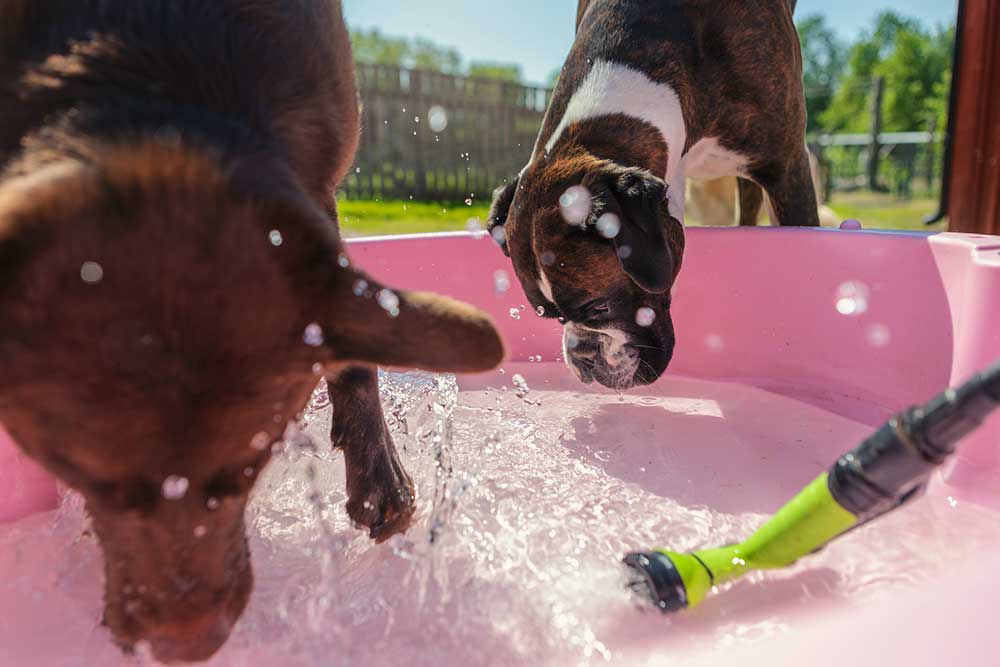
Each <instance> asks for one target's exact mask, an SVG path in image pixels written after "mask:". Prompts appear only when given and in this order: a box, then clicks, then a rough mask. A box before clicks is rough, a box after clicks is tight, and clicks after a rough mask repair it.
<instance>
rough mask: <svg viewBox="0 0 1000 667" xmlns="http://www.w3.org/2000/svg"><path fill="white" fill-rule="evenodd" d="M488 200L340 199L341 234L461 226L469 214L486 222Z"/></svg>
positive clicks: (374, 233) (418, 230)
mask: <svg viewBox="0 0 1000 667" xmlns="http://www.w3.org/2000/svg"><path fill="white" fill-rule="evenodd" d="M489 208H490V206H489V203H488V202H476V203H475V204H473V205H472V206H467V205H465V204H464V203H463V202H458V203H454V202H446V203H428V202H412V201H407V202H404V201H361V200H346V199H344V200H340V201H338V202H337V209H338V211H339V213H340V226H341V229H343V231H344V235H345V236H381V235H384V234H414V233H418V232H447V231H455V230H463V229H465V228H466V225H467V224H468V223H469V219H470V218H478V219H479V220H480V224H481V225H482V226H483V227H485V226H486V215H487V213H488V212H489Z"/></svg>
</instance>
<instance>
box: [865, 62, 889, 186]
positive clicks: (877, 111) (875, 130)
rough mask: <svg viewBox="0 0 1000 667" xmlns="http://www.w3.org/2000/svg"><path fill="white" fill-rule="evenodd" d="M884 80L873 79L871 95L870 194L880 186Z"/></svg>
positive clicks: (879, 78)
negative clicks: (879, 166) (880, 140)
mask: <svg viewBox="0 0 1000 667" xmlns="http://www.w3.org/2000/svg"><path fill="white" fill-rule="evenodd" d="M884 86H885V80H884V79H883V78H882V77H878V78H876V79H875V84H874V89H873V91H872V92H873V94H872V136H871V144H870V145H869V148H868V151H869V155H868V189H869V190H871V191H872V192H881V191H882V186H880V185H879V182H878V165H879V157H880V153H881V152H882V145H881V144H880V143H879V135H880V134H882V96H883V93H884Z"/></svg>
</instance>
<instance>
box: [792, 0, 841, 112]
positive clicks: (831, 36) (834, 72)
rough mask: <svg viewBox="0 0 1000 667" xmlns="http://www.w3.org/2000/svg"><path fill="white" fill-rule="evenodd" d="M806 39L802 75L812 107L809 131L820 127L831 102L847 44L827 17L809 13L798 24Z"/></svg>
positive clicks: (802, 37) (809, 104)
mask: <svg viewBox="0 0 1000 667" xmlns="http://www.w3.org/2000/svg"><path fill="white" fill-rule="evenodd" d="M798 29H799V41H800V42H801V43H802V79H803V83H804V84H805V90H806V107H807V109H808V111H809V131H813V130H816V129H819V119H820V116H821V115H822V114H823V112H824V111H826V109H827V108H828V107H829V106H830V102H831V101H832V100H833V95H834V92H835V90H836V86H837V82H838V79H839V78H840V75H841V74H842V72H843V70H844V65H845V59H846V54H845V48H844V45H843V44H842V43H841V42H840V40H839V39H838V38H837V35H836V33H834V31H833V29H832V28H831V27H830V26H829V25H827V23H826V19H825V18H824V17H823V16H822V15H819V14H813V15H810V16H806V17H805V18H803V19H802V20H801V21H799V24H798Z"/></svg>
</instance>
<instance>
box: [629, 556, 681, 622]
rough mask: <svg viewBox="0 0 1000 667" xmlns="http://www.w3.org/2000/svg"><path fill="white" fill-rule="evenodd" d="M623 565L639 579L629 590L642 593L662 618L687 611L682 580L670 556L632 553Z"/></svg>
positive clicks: (633, 582)
mask: <svg viewBox="0 0 1000 667" xmlns="http://www.w3.org/2000/svg"><path fill="white" fill-rule="evenodd" d="M622 562H623V563H625V565H626V566H627V567H629V568H630V569H631V570H632V571H633V572H634V573H636V574H638V575H639V576H638V578H635V579H633V580H632V581H631V582H630V586H631V587H632V590H634V591H636V592H639V593H640V594H641V593H645V594H646V597H648V598H649V599H650V600H651V601H652V603H653V604H655V605H656V606H657V608H659V610H660V611H662V612H663V613H664V614H671V613H673V612H677V611H681V610H682V609H686V608H687V606H688V596H687V588H686V587H685V586H684V579H682V578H681V574H680V572H678V571H677V568H676V567H675V566H674V562H673V561H672V560H670V557H669V556H667V555H666V554H663V553H660V552H658V551H650V552H644V553H631V554H628V555H627V556H625V558H623V559H622Z"/></svg>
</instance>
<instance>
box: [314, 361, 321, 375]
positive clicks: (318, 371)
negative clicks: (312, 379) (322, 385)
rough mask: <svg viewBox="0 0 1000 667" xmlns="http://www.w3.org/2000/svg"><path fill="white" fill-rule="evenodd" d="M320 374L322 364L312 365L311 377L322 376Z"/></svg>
mask: <svg viewBox="0 0 1000 667" xmlns="http://www.w3.org/2000/svg"><path fill="white" fill-rule="evenodd" d="M322 374H323V364H320V363H315V364H313V375H322Z"/></svg>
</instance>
